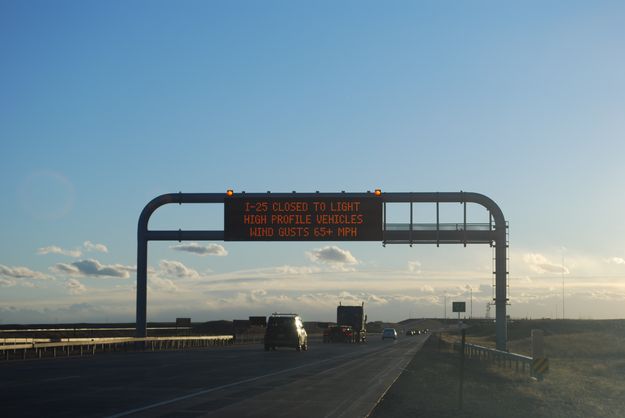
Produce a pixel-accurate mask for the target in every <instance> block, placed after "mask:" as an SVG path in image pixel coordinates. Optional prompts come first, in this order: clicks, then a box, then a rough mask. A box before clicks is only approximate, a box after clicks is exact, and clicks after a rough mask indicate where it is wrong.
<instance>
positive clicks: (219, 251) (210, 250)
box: [169, 242, 228, 257]
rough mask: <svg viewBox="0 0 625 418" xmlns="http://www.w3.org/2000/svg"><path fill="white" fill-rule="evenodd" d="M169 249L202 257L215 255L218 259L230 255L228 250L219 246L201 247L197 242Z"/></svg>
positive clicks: (173, 246)
mask: <svg viewBox="0 0 625 418" xmlns="http://www.w3.org/2000/svg"><path fill="white" fill-rule="evenodd" d="M169 248H171V249H172V250H175V251H185V252H188V253H193V254H197V255H200V256H206V255H214V256H218V257H225V256H227V255H228V251H226V249H225V248H224V247H223V246H222V245H219V244H208V245H200V244H198V243H197V242H191V243H189V244H178V245H172V246H171V247H169Z"/></svg>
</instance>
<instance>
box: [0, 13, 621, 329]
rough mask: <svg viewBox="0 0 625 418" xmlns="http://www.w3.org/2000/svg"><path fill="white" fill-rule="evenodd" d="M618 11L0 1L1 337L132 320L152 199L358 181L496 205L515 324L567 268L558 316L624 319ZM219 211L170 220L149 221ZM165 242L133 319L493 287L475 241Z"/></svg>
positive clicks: (385, 311) (555, 297)
mask: <svg viewBox="0 0 625 418" xmlns="http://www.w3.org/2000/svg"><path fill="white" fill-rule="evenodd" d="M623 16H625V6H623V4H622V3H621V2H592V3H590V2H570V1H567V2H549V3H548V4H545V2H538V1H536V2H523V3H519V4H510V3H509V4H502V3H501V2H483V1H478V2H469V1H466V2H429V1H423V2H421V1H419V2H417V1H411V2H391V3H388V2H382V3H381V2H349V1H348V2H340V3H337V2H204V1H202V2H193V1H187V2H182V3H181V2H156V1H149V2H147V1H132V2H122V1H112V2H96V1H59V2H43V1H28V2H23V1H4V2H2V3H0V52H1V56H2V62H3V64H2V65H1V66H0V91H1V92H2V93H1V96H0V97H1V98H2V100H0V152H1V155H2V156H3V158H2V165H1V166H0V174H1V175H0V190H1V191H2V195H3V197H4V199H2V202H1V203H0V219H2V220H3V221H2V230H3V233H2V239H1V240H0V273H1V275H0V286H1V287H0V321H2V322H4V323H8V322H33V321H39V322H46V321H47V322H54V321H63V320H71V321H83V320H88V321H105V320H111V321H112V320H128V321H129V320H133V319H134V287H133V286H134V271H133V268H134V265H135V264H136V259H135V257H136V223H137V219H138V216H139V213H140V211H141V209H142V208H143V206H144V205H145V204H146V203H147V202H148V201H149V200H151V199H152V198H153V197H155V196H157V195H159V194H161V193H168V192H177V191H184V192H220V191H224V190H226V189H227V188H233V189H235V190H247V191H250V192H252V191H254V192H262V191H266V190H272V191H291V190H297V191H302V192H307V191H315V190H321V191H328V192H331V191H340V190H346V191H366V190H372V189H374V188H376V187H380V188H382V189H383V190H386V191H459V190H465V191H474V192H479V193H483V194H486V195H488V196H490V197H491V198H493V199H494V200H495V201H496V202H497V203H498V204H499V205H500V206H501V207H502V209H503V211H504V214H505V215H506V218H507V219H508V220H509V221H510V237H511V242H510V245H511V246H510V256H511V266H510V268H511V280H510V297H511V306H510V312H511V314H512V315H513V316H514V315H517V316H534V317H537V316H555V315H556V313H557V312H558V309H559V310H560V313H558V315H561V296H562V295H561V277H562V275H564V277H565V280H566V283H567V284H566V289H567V290H565V296H566V298H565V300H567V302H566V315H567V316H570V317H593V318H603V317H620V318H622V317H623V316H625V311H624V310H623V306H624V305H623V302H625V238H623V237H624V236H625V223H624V222H623V221H622V213H623V209H624V208H625V198H624V197H623V179H624V178H625V168H624V167H625V166H624V165H623V163H622V160H623V155H624V151H625V141H624V139H625V138H624V137H625V135H624V134H625V120H624V119H623V114H625V77H624V76H623V74H625V55H624V54H623V45H624V41H625V28H624V27H623V25H622V21H623ZM431 210H432V209H431V208H425V209H424V210H423V215H422V216H423V217H424V218H427V217H428V216H431V214H432V211H431ZM443 211H444V212H443V214H444V216H446V217H448V218H449V220H451V221H453V220H456V219H459V217H460V216H461V208H459V207H457V206H449V207H447V206H446V207H445V208H444V209H443ZM471 213H472V214H475V216H476V218H480V216H483V214H481V212H480V211H479V210H477V209H475V210H473V209H472V210H471ZM221 216H222V213H221V209H220V208H219V207H217V208H216V207H206V206H203V207H171V208H169V207H167V208H163V209H161V210H160V211H159V212H157V213H156V214H155V216H154V217H153V220H152V223H151V227H153V228H156V227H159V228H172V229H178V228H183V229H185V228H203V227H208V228H211V227H214V226H219V225H221V222H222V220H221ZM419 216H421V215H419ZM477 221H478V222H482V221H483V219H482V218H480V219H477ZM85 242H88V243H89V244H85ZM97 244H100V245H102V246H104V247H99V246H97ZM176 244H177V243H157V244H151V246H150V266H151V268H152V269H153V270H152V272H151V277H153V280H151V283H152V284H151V288H150V292H151V293H150V299H149V302H148V306H149V313H148V319H149V320H157V319H158V320H168V319H171V318H175V317H176V316H184V315H185V314H186V315H191V316H193V318H197V319H198V320H205V319H222V318H225V319H230V318H233V317H243V318H244V317H246V316H247V315H248V314H249V315H255V314H267V313H269V312H271V311H273V310H276V309H277V308H280V309H293V310H297V311H299V312H302V313H303V314H304V315H305V318H307V319H320V320H321V319H331V318H332V316H333V306H334V305H336V302H337V301H338V300H344V301H354V302H357V301H360V300H364V301H366V303H367V304H368V306H370V312H371V313H372V316H371V318H372V319H375V318H379V319H388V320H397V319H403V318H405V317H406V316H409V315H418V316H434V315H442V312H443V309H444V308H443V300H444V299H443V297H444V295H448V299H453V298H456V299H461V298H465V299H466V298H467V294H466V289H467V288H468V287H470V288H472V289H474V298H475V299H474V301H475V305H474V306H475V308H474V314H476V315H478V314H479V315H483V314H484V311H485V309H484V307H485V304H486V302H487V301H488V300H489V298H490V297H491V293H492V292H491V290H490V286H491V275H490V273H489V270H490V257H491V253H490V249H488V248H485V247H480V246H477V247H470V248H461V247H452V246H446V247H441V248H435V247H434V248H432V247H428V246H416V247H413V248H409V247H405V248H404V247H399V246H393V247H386V248H382V246H381V244H377V243H368V244H363V243H361V244H353V243H352V244H349V243H334V244H332V243H308V244H307V243H298V244H279V243H271V244H241V243H237V244H232V243H214V245H219V246H220V247H219V248H222V249H216V248H217V247H215V246H213V247H208V245H209V243H198V245H202V246H207V247H206V248H207V250H206V252H207V253H209V254H216V255H205V256H198V255H197V254H196V253H191V252H188V251H180V250H179V249H175V248H171V247H173V246H175V245H176ZM333 246H335V247H336V248H333ZM51 247H55V249H51ZM326 247H330V249H329V250H328V249H327V248H326ZM104 248H106V252H104ZM324 250H326V252H327V251H334V253H335V255H338V256H339V258H340V257H343V258H342V260H343V261H342V262H340V263H336V262H329V261H328V260H324V259H323V257H321V258H320V257H318V255H319V254H325V253H324V252H323V251H324ZM563 259H564V266H563V265H562V260H563ZM73 263H74V264H73ZM96 263H98V264H96ZM98 265H99V266H100V267H97V266H98ZM63 266H65V267H63ZM72 266H73V267H72ZM94 266H95V267H94ZM89 268H91V269H89ZM98 268H99V269H100V270H98ZM102 269H104V270H102ZM102 272H104V273H106V272H109V273H111V274H112V275H107V274H103V273H102ZM563 273H564V274H563ZM478 306H479V309H478ZM274 308H275V309H274Z"/></svg>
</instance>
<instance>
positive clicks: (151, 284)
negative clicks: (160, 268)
mask: <svg viewBox="0 0 625 418" xmlns="http://www.w3.org/2000/svg"><path fill="white" fill-rule="evenodd" d="M148 289H149V290H150V291H153V292H165V293H173V292H178V291H179V290H180V289H179V287H178V286H177V285H176V283H174V281H173V280H171V279H166V278H163V277H160V276H158V275H154V276H151V277H149V278H148Z"/></svg>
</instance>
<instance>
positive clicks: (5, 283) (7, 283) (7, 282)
mask: <svg viewBox="0 0 625 418" xmlns="http://www.w3.org/2000/svg"><path fill="white" fill-rule="evenodd" d="M16 284H17V282H16V281H15V280H14V279H7V278H5V277H0V286H2V287H13V286H15V285H16Z"/></svg>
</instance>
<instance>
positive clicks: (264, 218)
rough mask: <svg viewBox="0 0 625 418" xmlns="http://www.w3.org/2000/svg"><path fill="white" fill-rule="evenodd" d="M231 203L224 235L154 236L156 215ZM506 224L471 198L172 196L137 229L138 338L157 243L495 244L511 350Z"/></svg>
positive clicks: (500, 320) (498, 295)
mask: <svg viewBox="0 0 625 418" xmlns="http://www.w3.org/2000/svg"><path fill="white" fill-rule="evenodd" d="M192 203H202V204H223V205H224V230H216V231H205V230H201V231H182V230H149V229H148V222H149V220H150V217H151V216H152V214H153V213H154V212H155V211H156V210H157V209H158V208H159V207H161V206H163V205H167V204H180V205H181V204H192ZM387 203H409V204H410V219H409V220H408V221H407V222H404V223H387V220H386V211H385V207H386V205H387ZM413 203H433V204H436V215H437V216H436V223H429V224H416V223H413V219H412V205H413ZM440 203H461V204H464V220H463V222H460V223H455V224H444V223H440V222H439V204H440ZM467 203H476V204H479V205H481V206H483V207H484V208H486V209H487V210H488V211H489V213H490V219H491V222H489V223H486V224H473V223H467V217H466V204H467ZM506 228H507V225H506V220H505V218H504V216H503V212H502V211H501V209H500V208H499V206H498V205H497V204H496V203H495V202H494V201H493V200H492V199H490V198H489V197H487V196H484V195H482V194H479V193H469V192H440V193H438V192H432V193H422V192H414V193H413V192H407V193H403V192H399V193H395V192H391V193H389V192H384V193H382V192H380V191H378V190H376V192H375V193H370V192H366V193H344V192H342V193H295V192H293V193H269V192H268V193H240V194H238V193H237V194H234V193H232V192H230V191H229V192H228V193H170V194H164V195H161V196H158V197H156V198H154V199H153V200H152V201H150V202H149V203H148V204H147V205H146V206H145V207H144V208H143V211H142V212H141V215H140V216H139V222H138V227H137V322H136V336H137V337H146V336H147V270H148V268H147V259H148V242H149V241H381V242H382V243H383V244H385V245H386V244H410V245H412V244H436V245H437V246H438V245H440V244H463V245H465V246H466V245H467V244H489V245H490V246H494V248H495V265H494V274H495V298H494V301H495V307H496V339H497V349H499V350H503V351H506V350H507V325H506V305H507V302H508V298H507V274H508V272H507V267H506V264H507V258H506V255H507V246H508V245H507V234H506Z"/></svg>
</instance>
